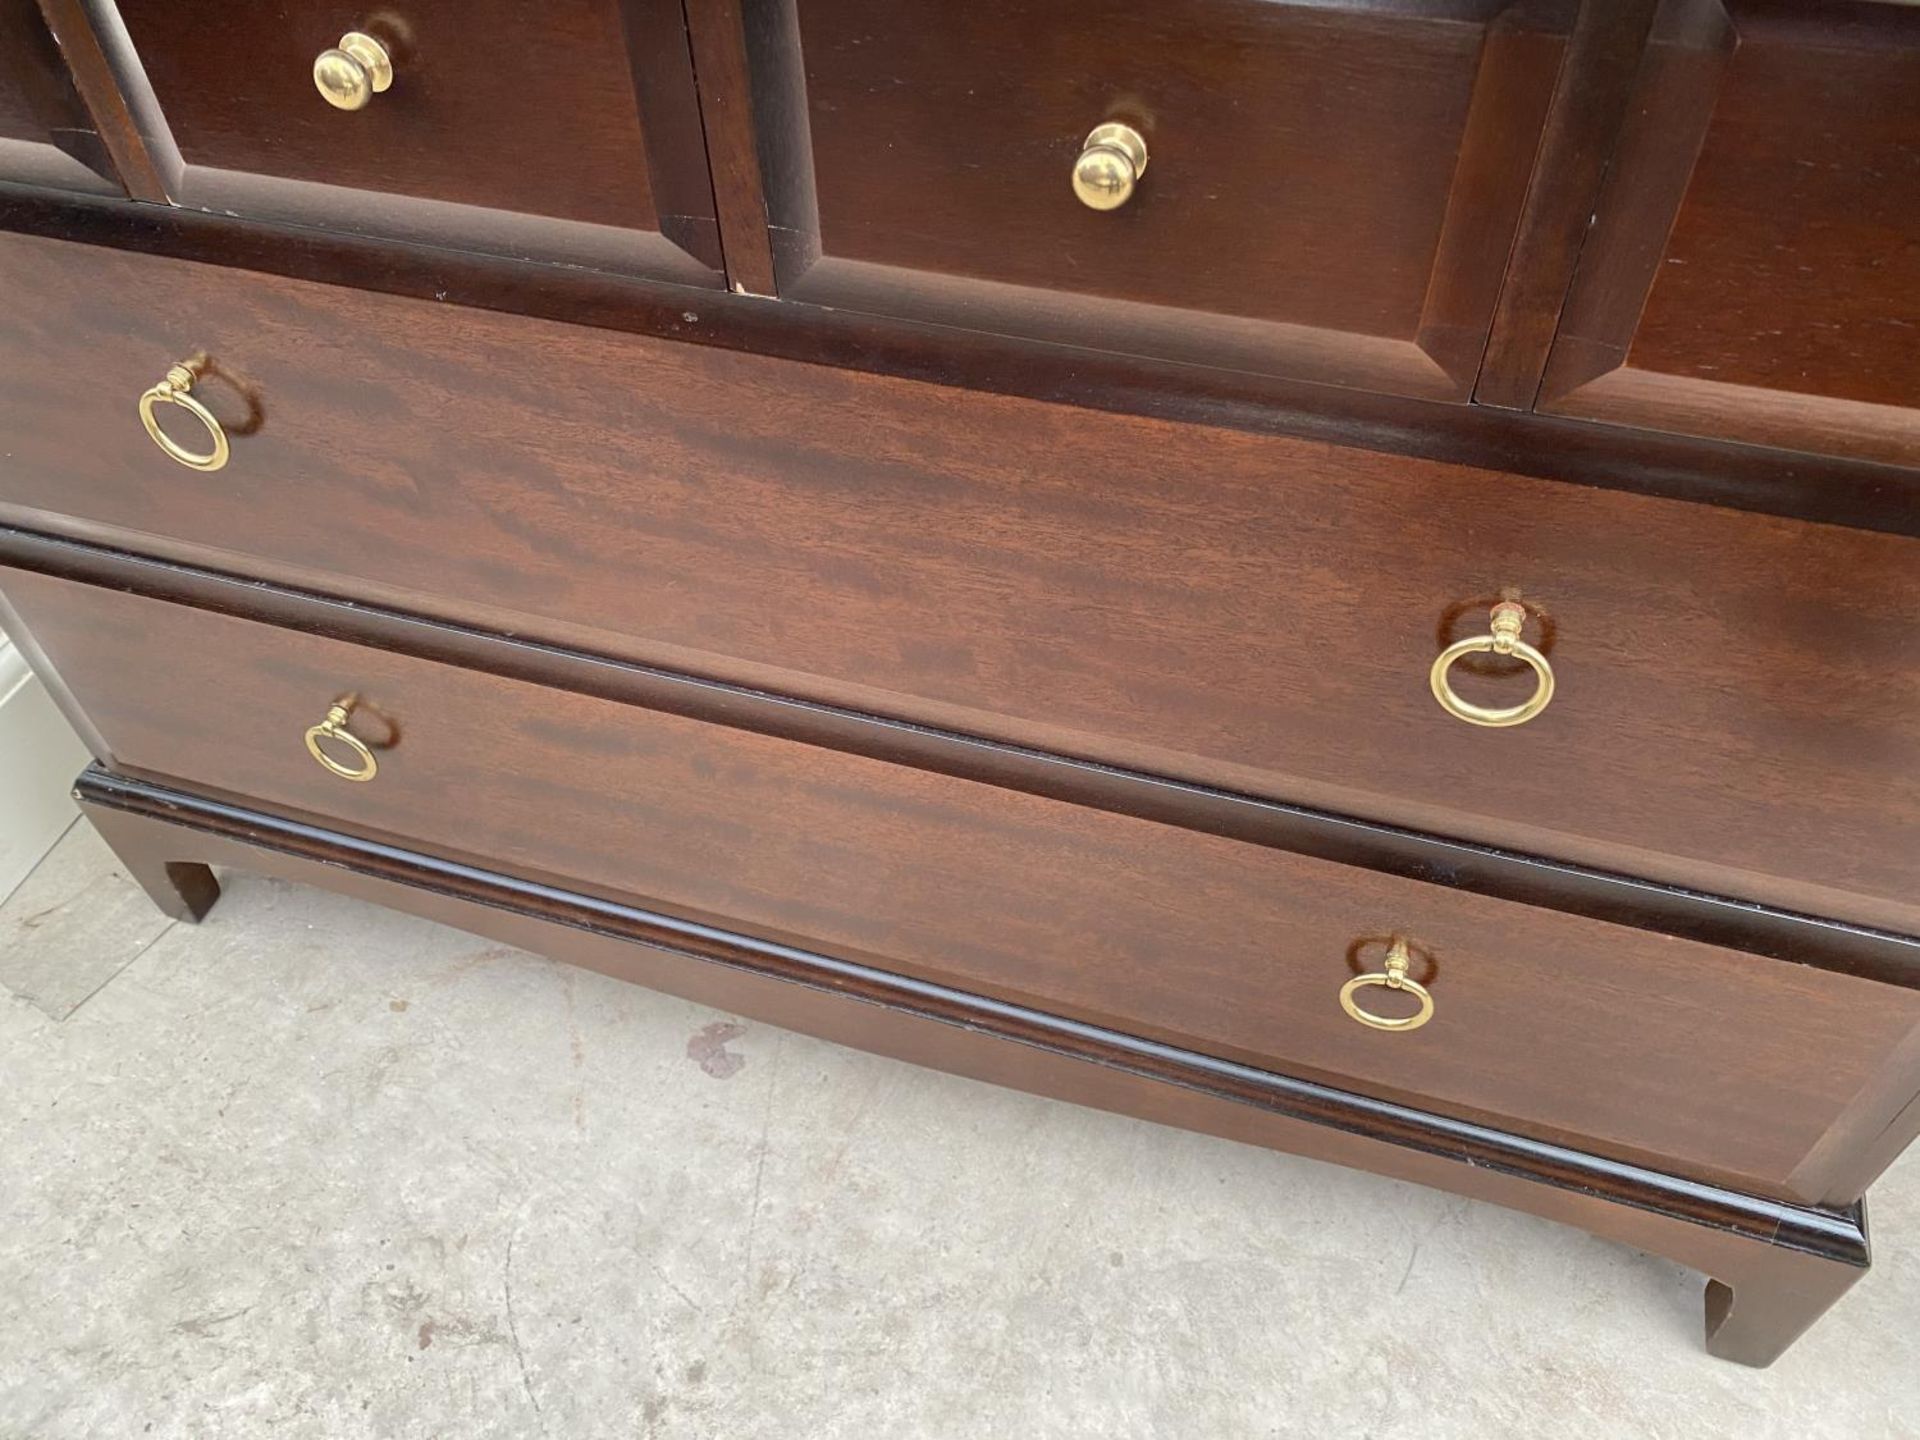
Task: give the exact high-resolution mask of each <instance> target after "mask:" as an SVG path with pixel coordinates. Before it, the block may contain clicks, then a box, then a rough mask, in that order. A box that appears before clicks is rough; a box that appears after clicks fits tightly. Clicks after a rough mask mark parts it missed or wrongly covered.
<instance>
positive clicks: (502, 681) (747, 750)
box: [0, 0, 1920, 1363]
mask: <svg viewBox="0 0 1920 1440" xmlns="http://www.w3.org/2000/svg"><path fill="white" fill-rule="evenodd" d="M496 11H497V12H499V13H498V14H495V13H494V12H496ZM183 16H184V17H185V20H195V19H197V20H198V21H199V22H201V23H199V24H197V25H196V24H189V23H185V20H183ZM519 16H520V12H519V11H518V10H515V9H514V8H513V7H505V6H496V5H485V6H451V5H447V4H443V3H440V0H415V3H412V4H411V5H406V6H401V7H398V8H396V9H391V10H386V11H382V12H380V13H378V14H377V15H375V14H362V13H359V12H341V13H339V14H324V13H321V12H319V11H313V10H311V9H310V8H308V9H306V10H304V11H303V12H302V13H299V14H295V13H292V12H291V11H290V10H289V9H288V8H287V7H271V6H269V7H257V8H254V9H250V10H243V11H242V10H234V9H233V8H232V7H229V6H216V5H212V4H194V5H190V6H185V7H183V6H181V5H178V4H173V5H167V6H162V5H158V4H150V3H146V0H120V3H119V4H118V5H117V6H115V5H113V4H109V3H106V0H86V3H82V0H38V3H37V4H36V3H23V0H3V3H0V24H3V25H4V27H5V29H4V32H3V33H4V34H5V35H7V36H8V37H10V43H9V44H8V46H7V48H6V52H5V59H4V61H0V287H4V290H5V293H6V296H7V302H6V310H5V314H6V322H5V325H4V327H0V379H3V380H4V384H0V454H3V455H4V463H5V468H4V470H0V616H4V618H5V620H6V623H7V625H8V628H9V629H10V630H11V631H12V632H13V633H14V634H15V637H16V639H17V640H18V641H19V643H20V644H21V646H22V648H23V651H24V652H25V653H27V654H28V655H29V656H31V657H32V658H33V659H34V660H35V663H36V664H37V665H38V666H39V667H40V668H41V670H42V671H43V673H44V674H45V676H46V678H47V680H48V682H49V684H50V685H51V686H52V687H53V689H54V691H55V693H56V694H57V695H58V696H60V697H61V698H62V700H63V702H64V703H65V704H66V706H67V707H68V711H69V714H70V715H71V716H72V718H73V719H74V721H75V723H76V725H77V726H79V728H80V729H81V731H82V733H83V734H84V735H85V736H86V738H87V739H88V741H89V743H90V744H91V745H92V747H93V749H94V751H95V753H96V755H97V756H98V757H99V763H98V764H97V765H95V766H94V767H92V768H91V769H90V770H89V771H88V772H87V774H86V775H84V776H83V777H81V780H80V782H79V793H80V795H81V797H82V800H83V803H84V804H85V805H86V807H87V808H88V810H89V813H90V814H91V815H92V816H93V817H94V819H95V822H96V824H98V826H99V827H100V828H101V830H102V831H103V833H105V834H106V835H107V837H108V838H109V840H110V841H112V842H113V843H114V844H115V846H116V848H117V849H118V850H119V851H120V854H121V856H122V858H123V859H124V860H125V861H126V863H127V864H128V865H129V867H130V868H131V869H132V870H133V871H134V872H135V873H136V874H138V875H139V876H140V877H141V878H142V880H143V881H144V882H145V883H146V884H147V886H148V888H149V890H150V891H151V892H152V893H153V894H154V896H155V899H156V900H157V901H158V902H159V903H161V904H162V905H164V906H166V907H168V908H169V909H171V910H172V911H174V912H175V913H179V914H186V915H195V914H198V913H200V912H202V911H204V909H205V907H206V906H207V905H208V904H210V903H212V900H213V897H214V895H215V894H216V893H217V892H216V889H215V886H214V882H213V878H212V874H211V871H210V870H209V868H208V867H209V866H210V865H213V864H220V865H237V866H243V867H248V868H253V869H259V870H265V871H268V872H270V873H274V874H283V875H290V876H294V877H296V878H300V879H304V880H309V881H314V882H317V883H323V884H332V885H336V886H339V887H341V888H345V889H349V890H352V891H355V892H356V893H361V894H366V895H369V896H371V897H373V898H376V899H379V900H381V901H382V902H383V903H389V904H394V905H398V906H404V907H407V908H410V909H414V910H418V911H420V912H422V913H426V914H430V915H434V916H436V917H438V918H441V919H445V920H448V921H451V922H452V923H456V924H459V925H462V926H464V927H466V928H469V929H473V930H476V931H480V932H482V933H486V934H489V935H497V936H499V937H501V938H503V939H506V940H510V941H512V942H514V943H518V944H525V945H529V946H533V947H534V948H539V949H544V950H546V951H547V952H549V953H552V954H555V955H557V956H561V957H563V958H567V959H572V960H575V961H578V962H579V963H583V964H589V965H593V966H596V967H599V968H602V969H606V970H609V971H611V972H613V973H616V974H621V975H626V976H629V977H631V978H634V979H637V980H641V981H643V982H644V983H648V984H653V985H657V986H661V987H663V988H667V989H670V990H674V991H676V992H678V993H682V994H687V995H692V996H696V997H698V998H701V999H703V1000H707V1001H710V1002H711V1003H715V1004H720V1005H726V1006H730V1007H733V1008H736V1009H739V1010H742V1011H745V1012H748V1013H753V1014H757V1015H762V1016H765V1017H766V1018H768V1019H770V1020H774V1021H777V1022H778V1023H781V1024H786V1025H791V1026H795V1027H798V1028H804V1029H809V1030H812V1031H815V1032H817V1033H821V1034H825V1035H830V1036H833V1037H835V1038H838V1039H842V1040H845V1041H847V1042H848V1043H853V1044H859V1045H864V1046H867V1047H869V1048H873V1049H876V1050H881V1051H884V1052H886V1053H890V1054H897V1055H903V1056H906V1057H908V1058H912V1059H915V1060H918V1061H920V1062H922V1063H926V1064H932V1065H938V1066H941V1067H944V1068H949V1069H954V1070H959V1071H962V1072H964V1073H969V1074H975V1075H980V1076H984V1077H987V1078H992V1079H996V1080H1000V1081H1002V1082H1004V1083H1008V1084H1015V1085H1021V1086H1025V1087H1028V1088H1032V1089H1037V1090H1041V1091H1045V1092H1047V1093H1050V1094H1056V1095H1061V1096H1065V1097H1067V1098H1071V1099H1074V1100H1078V1101H1082V1102H1084V1103H1089V1104H1095V1105H1101V1106H1105V1107H1108V1108H1113V1109H1120V1110H1125V1111H1128V1112H1130V1113H1135V1114H1141V1115H1146V1116H1150V1117H1152V1118H1155V1119H1160V1120H1165V1121H1168V1122H1170V1123H1175V1124H1180V1125H1184V1126H1188V1127H1192V1128H1198V1129H1204V1130H1208V1131H1211V1132H1214V1133H1219V1134H1225V1135H1231V1136H1234V1137H1236V1138H1240V1139H1245V1140H1249V1141H1253V1142H1255V1143H1261V1144H1267V1145H1273V1146H1278V1147H1282V1148H1287V1149H1293V1150H1300V1151H1305V1152H1307V1153H1312V1154H1316V1155H1324V1156H1327V1157H1329V1158H1333V1159H1336V1160H1339V1161H1341V1162H1344V1163H1349V1164H1354V1165H1360V1166H1364V1167H1367V1168H1369V1169H1373V1170H1377V1171H1380V1172H1382V1173H1388V1174H1394V1175H1400V1176H1406V1177H1409V1178H1413V1179H1417V1180H1420V1181H1423V1182H1425V1183H1429V1184H1435V1185H1441V1186H1445V1187H1448V1188H1451V1189H1455V1190H1458V1191H1460V1192H1462V1193H1467V1194H1473V1195H1478V1196H1483V1197H1486V1198H1491V1199H1495V1200H1498V1201H1500V1202H1502V1203H1505V1204H1509V1205H1515V1206H1519V1207H1523V1208H1527V1209H1531V1210H1534V1211H1536V1212H1538V1213H1541V1214H1545V1215H1550V1216H1553V1217H1555V1218H1559V1219H1563V1220H1567V1221H1569V1222H1572V1223H1575V1224H1579V1225H1583V1226H1585V1227H1587V1228H1590V1229H1592V1230H1595V1231H1596V1232H1598V1233H1602V1234H1606V1235H1612V1236H1616V1237H1619V1238H1622V1239H1625V1240H1628V1241H1630V1242H1632V1243H1635V1244H1638V1245H1641V1246H1643V1247H1645V1248H1648V1249H1652V1250H1656V1251H1659V1252H1661V1253H1664V1254H1668V1255H1671V1256H1674V1257H1675V1258H1678V1259H1681V1260H1683V1261H1685V1262H1687V1263H1689V1264H1692V1265H1695V1266H1697V1267H1698V1268H1700V1269H1702V1270H1705V1271H1706V1272H1707V1273H1709V1274H1710V1275H1712V1276H1713V1277H1715V1278H1714V1282H1713V1284H1712V1285H1711V1286H1710V1287H1709V1291H1708V1300H1707V1310H1708V1330H1709V1341H1710V1344H1711V1346H1712V1347H1713V1348H1714V1349H1715V1350H1716V1351H1717V1352H1718V1353H1721V1354H1724V1355H1727V1356H1729V1357H1731V1358H1735V1359H1740V1360H1744V1361H1748V1362H1750V1363H1765V1362H1767V1361H1769V1360H1771V1359H1772V1358H1773V1357H1774V1356H1775V1355H1777V1354H1778V1353H1779V1352H1780V1350H1781V1349H1782V1348H1784V1347H1785V1346H1786V1345H1787V1344H1789V1343H1790V1342H1791V1341H1792V1339H1793V1338H1794V1337H1795V1336H1796V1335H1797V1334H1798V1333H1799V1332H1800V1331H1801V1330H1802V1329H1803V1328H1804V1327H1805V1326H1806V1325H1807V1324H1809V1323H1811V1321H1812V1320H1813V1319H1814V1318H1816V1317H1817V1316H1818V1315H1819V1313H1820V1312H1821V1311H1822V1310H1823V1309H1824V1308H1825V1307H1826V1306H1827V1305H1828V1304H1829V1303H1831V1302H1832V1300H1833V1299H1835V1298H1836V1297H1837V1296H1838V1295H1839V1294H1841V1293H1843V1292H1844V1290H1845V1289H1846V1288H1847V1287H1848V1286H1849V1285H1850V1284H1851V1283H1852V1282H1853V1280H1854V1279H1856V1278H1857V1277H1858V1276H1859V1274H1860V1273H1862V1271H1863V1270H1864V1268H1865V1265H1866V1261H1867V1249H1866V1229H1865V1211H1864V1204H1863V1201H1862V1196H1863V1194H1864V1192H1865V1190H1866V1188H1867V1186H1868V1185H1869V1183H1870V1182H1871V1181H1872V1179H1873V1178H1874V1177H1875V1176H1876V1175H1877V1174H1878V1173H1879V1172H1880V1171H1881V1170H1882V1169H1883V1168H1884V1167H1885V1166H1886V1164H1887V1163H1888V1162H1889V1161H1890V1160H1891V1159H1892V1158H1893V1157H1894V1156H1895V1155H1897V1154H1898V1153H1899V1152H1900V1150H1901V1149H1902V1148H1903V1147H1904V1146H1905V1145H1906V1144H1907V1143H1908V1142H1909V1141H1910V1140H1911V1139H1912V1137H1913V1135H1914V1133H1915V1132H1916V1130H1917V1129H1920V1101H1917V1100H1916V1096H1917V1095H1920V940H1917V939H1915V938H1914V937H1915V936H1917V935H1920V902H1916V899H1915V896H1916V894H1920V890H1917V889H1916V885H1915V879H1916V868H1917V867H1916V861H1920V838H1917V837H1920V718H1916V717H1920V635H1917V634H1916V627H1915V623H1914V622H1915V617H1916V614H1920V511H1917V510H1916V507H1915V500H1916V496H1920V468H1916V466H1920V451H1916V449H1915V437H1916V435H1920V431H1916V429H1915V424H1916V421H1915V415H1916V413H1917V412H1916V402H1917V401H1920V396H1917V395H1916V392H1915V388H1914V383H1913V377H1914V376H1915V374H1916V373H1920V372H1916V370H1915V368H1914V367H1913V365H1912V364H1911V363H1910V361H1909V360H1908V358H1907V351H1908V350H1909V349H1910V348H1911V343H1912V342H1911V335H1910V333H1909V332H1910V331H1911V330H1912V328H1913V324H1914V323H1920V316H1916V315H1915V314H1914V313H1913V297H1914V295H1915V293H1916V287H1915V286H1914V285H1912V284H1907V283H1904V280H1903V277H1904V276H1906V274H1907V271H1908V270H1910V269H1911V265H1910V263H1909V262H1910V260H1911V254H1910V253H1909V252H1911V250H1912V246H1911V244H1910V243H1909V241H1908V237H1910V234H1911V231H1912V228H1913V226H1914V225H1915V224H1916V223H1920V169H1916V168H1915V165H1914V161H1913V156H1914V155H1916V154H1920V110H1917V109H1916V108H1915V105H1914V101H1913V97H1914V96H1915V95H1920V11H1914V10H1911V9H1908V8H1903V7H1898V6H1894V5H1890V4H1883V3H1843V0H1820V3H1817V4H1808V5H1796V6H1791V7H1789V6H1783V5H1774V4H1763V3H1746V0H1743V3H1740V4H1737V5H1736V4H1732V3H1727V4H1725V5H1722V4H1720V3H1717V0H1664V3H1657V4H1656V3H1653V0H1617V3H1599V0H1590V3H1585V4H1575V3H1571V0H1568V3H1531V0H1516V3H1498V0H1490V3H1479V0H1473V3H1467V0H1462V3H1459V4H1453V5H1438V6H1436V5H1427V4H1419V5H1415V4H1412V3H1408V4H1404V5H1402V4H1385V5H1381V4H1367V5H1360V4H1355V5H1352V6H1345V5H1340V4H1322V3H1317V0H1316V3H1311V4H1309V3H1271V4H1269V3H1262V4H1254V3H1250V0H1182V3H1180V4H1176V5H1171V6H1159V7H1142V6H1130V5H1120V4H1107V5H1100V6H1093V7H1060V6H1053V5H1047V4H1041V3H1027V0H991V3H983V4H980V5H973V6H962V7H951V6H948V7H941V6H932V5H921V4H919V3H917V0H916V3H912V4H907V5H894V6H885V7H882V6H876V5H872V4H869V3H866V0H688V3H687V5H686V6H685V7H684V8H683V7H682V6H681V5H679V4H677V3H672V4H660V3H656V0H624V3H620V4H615V3H612V0H569V3H566V4H561V5H555V6H553V7H550V9H549V10H547V11H544V12H543V13H542V16H541V18H540V20H539V22H538V24H536V25H534V26H532V27H531V29H530V28H529V27H528V25H527V24H526V23H525V22H524V20H523V19H517V18H516V17H519ZM510 22H511V23H510ZM192 35H201V36H206V35H218V36H219V37H220V38H219V39H218V40H217V41H195V42H193V43H189V42H188V39H187V37H189V36H192ZM1675 136H1680V137H1682V140H1683V141H1684V143H1675V141H1674V138H1673V137H1675ZM1788 136H1794V137H1808V138H1806V143H1805V144H1804V145H1800V144H1798V142H1797V140H1796V142H1795V143H1794V144H1789V143H1788V139H1787V138H1786V137H1788ZM1802 150H1806V151H1807V152H1808V155H1811V156H1812V159H1807V157H1806V156H1802V155H1801V151H1802ZM1814 152H1817V154H1814ZM1795 157H1800V158H1798V159H1796V158H1795ZM1803 161H1804V162H1805V163H1802V162H1803ZM1809 166H1810V167H1811V168H1809ZM1589 217H1592V222H1593V223H1592V224H1591V226H1589V225H1588V218H1589ZM1903 267H1904V268H1903Z"/></svg>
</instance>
